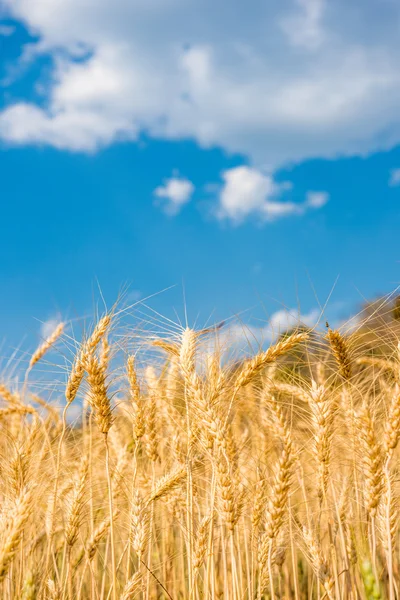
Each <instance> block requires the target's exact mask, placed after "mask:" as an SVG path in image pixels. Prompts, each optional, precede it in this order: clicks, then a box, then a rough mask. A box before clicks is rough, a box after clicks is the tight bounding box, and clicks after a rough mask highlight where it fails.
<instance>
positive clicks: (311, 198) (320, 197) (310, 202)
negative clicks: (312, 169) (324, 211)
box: [305, 192, 329, 208]
mask: <svg viewBox="0 0 400 600" xmlns="http://www.w3.org/2000/svg"><path fill="white" fill-rule="evenodd" d="M328 200H329V194H328V193H327V192H307V199H306V201H305V205H306V206H308V207H310V208H322V207H323V206H325V204H326V203H327V202H328Z"/></svg>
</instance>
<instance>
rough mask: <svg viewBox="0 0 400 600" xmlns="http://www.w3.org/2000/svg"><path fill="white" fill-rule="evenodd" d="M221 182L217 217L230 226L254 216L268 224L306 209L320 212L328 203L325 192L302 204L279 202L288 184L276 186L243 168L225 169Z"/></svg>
mask: <svg viewBox="0 0 400 600" xmlns="http://www.w3.org/2000/svg"><path fill="white" fill-rule="evenodd" d="M222 178H223V180H224V184H223V186H222V190H221V193H220V199H219V207H218V211H217V216H218V218H220V219H228V220H230V221H232V222H233V223H241V222H242V221H243V220H244V219H246V218H247V217H248V216H250V215H254V214H255V215H258V216H260V217H262V218H263V219H264V220H269V221H273V220H276V219H280V218H282V217H288V216H291V215H297V216H299V215H303V214H304V213H305V212H306V211H307V210H309V209H318V208H322V207H323V206H324V205H325V204H326V203H327V201H328V199H329V195H328V194H327V193H326V192H308V194H307V199H306V200H305V201H304V202H303V203H294V202H288V201H281V200H279V197H280V195H281V194H282V192H283V191H285V190H287V189H288V188H290V185H288V182H284V183H280V184H278V183H276V182H274V180H273V177H272V176H271V175H268V174H264V173H262V172H261V171H259V170H257V169H255V168H254V167H249V166H245V165H242V166H239V167H234V168H232V169H227V170H226V171H224V172H223V173H222Z"/></svg>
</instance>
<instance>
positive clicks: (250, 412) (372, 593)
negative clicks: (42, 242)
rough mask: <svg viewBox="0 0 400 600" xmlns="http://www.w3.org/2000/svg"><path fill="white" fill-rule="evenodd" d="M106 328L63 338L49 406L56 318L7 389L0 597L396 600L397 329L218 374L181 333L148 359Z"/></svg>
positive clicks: (333, 336) (317, 339) (285, 339)
mask: <svg viewBox="0 0 400 600" xmlns="http://www.w3.org/2000/svg"><path fill="white" fill-rule="evenodd" d="M116 330H117V326H116V323H115V319H114V315H113V313H112V312H110V313H108V314H105V315H104V316H103V317H102V318H100V319H99V320H98V322H97V323H96V324H95V325H94V326H93V327H92V328H91V331H89V332H87V334H86V335H85V336H84V337H83V339H82V340H81V341H80V343H79V344H78V342H75V343H74V344H69V347H71V346H73V347H74V353H73V354H74V355H73V356H71V357H70V358H69V359H68V368H67V372H66V374H65V385H63V389H62V390H60V397H61V396H62V398H61V399H60V398H59V399H58V404H57V403H56V402H54V399H52V401H51V402H50V401H49V399H48V398H46V394H45V393H44V392H45V391H46V390H45V389H44V391H43V394H41V390H40V384H39V383H38V381H37V380H35V373H36V372H39V371H40V366H41V364H44V363H45V361H46V360H47V357H48V356H49V354H51V355H52V356H55V355H56V352H57V348H58V347H59V345H60V344H62V342H63V339H65V338H66V337H67V336H69V334H68V332H67V328H66V327H65V326H64V325H63V324H60V325H59V326H58V327H57V328H56V330H55V331H54V333H53V334H52V335H51V336H50V337H49V338H48V339H47V340H44V342H43V344H42V345H41V346H39V348H38V349H37V350H36V351H35V352H34V353H33V354H32V355H31V356H30V358H29V361H28V362H29V365H28V368H27V370H26V373H25V376H24V377H22V378H20V379H21V381H19V382H18V381H15V380H14V379H13V378H7V377H6V376H4V379H3V380H1V381H0V396H1V401H2V402H1V409H0V417H1V421H0V425H1V433H2V435H1V437H0V445H1V462H0V477H1V491H0V493H1V522H0V595H1V598H3V599H4V600H11V599H14V598H17V599H21V600H22V599H23V600H28V599H30V600H32V599H36V598H38V599H39V598H40V599H48V600H56V599H69V600H72V599H75V598H76V599H90V600H106V599H107V600H108V599H110V600H116V599H117V598H118V599H121V600H128V599H131V598H132V599H133V598H138V599H143V600H154V599H157V598H160V599H163V600H166V599H167V598H168V599H173V600H178V599H187V600H199V599H203V598H204V599H209V600H211V599H212V600H215V599H217V598H218V599H220V598H221V599H222V598H223V599H227V600H245V599H254V600H261V599H267V598H270V599H271V600H274V599H275V600H278V599H283V598H286V599H291V598H294V599H296V600H297V599H311V598H315V599H319V600H322V599H324V598H326V599H329V600H330V599H338V600H339V599H340V600H342V599H347V598H349V599H350V598H351V599H358V598H360V599H367V600H372V599H380V598H382V599H383V598H388V599H390V600H394V599H395V598H398V597H399V586H400V583H399V566H400V562H399V558H400V555H399V544H398V541H399V540H398V538H399V532H400V529H399V519H398V514H399V513H398V495H399V477H398V464H399V463H398V460H399V448H398V445H399V444H398V442H399V438H400V351H399V349H398V348H399V347H398V339H399V336H398V333H399V332H398V330H397V329H396V328H395V327H390V326H388V325H385V326H382V327H381V329H379V331H373V332H372V331H370V330H367V329H365V328H363V327H361V326H360V327H358V328H357V329H356V330H355V331H352V332H350V333H348V334H346V333H344V331H342V330H340V331H339V330H333V329H330V328H329V327H328V328H327V329H326V330H318V331H317V330H313V331H311V330H307V329H305V328H299V329H298V330H294V331H292V332H290V333H288V334H286V335H283V336H281V337H279V338H278V339H277V340H276V341H275V343H274V344H272V345H271V346H270V347H269V348H267V349H266V350H261V349H260V350H259V351H258V352H255V353H253V354H252V355H248V356H246V357H245V358H243V357H236V359H230V360H229V359H226V357H225V355H224V353H223V352H222V350H221V348H220V346H219V344H218V343H216V342H215V339H216V338H218V335H219V332H218V331H217V330H212V329H211V330H210V329H208V330H203V331H201V330H200V331H196V330H194V329H190V328H187V327H183V328H178V327H176V328H175V329H174V331H173V332H171V334H170V335H163V336H159V337H155V336H154V335H152V336H149V338H148V340H146V344H147V348H148V352H147V355H146V356H147V358H146V360H145V361H140V360H139V358H138V356H137V355H136V353H135V352H132V353H131V352H129V350H128V349H127V346H125V345H124V344H123V343H121V337H119V336H118V332H117V331H116ZM210 338H212V339H213V343H212V344H211V343H210ZM68 339H69V340H70V338H68ZM47 377H48V376H47ZM38 379H39V382H40V378H38ZM61 400H62V401H61ZM72 409H74V415H76V414H80V417H79V418H77V417H76V416H75V419H74V421H73V422H72V421H71V419H70V418H69V415H70V414H72Z"/></svg>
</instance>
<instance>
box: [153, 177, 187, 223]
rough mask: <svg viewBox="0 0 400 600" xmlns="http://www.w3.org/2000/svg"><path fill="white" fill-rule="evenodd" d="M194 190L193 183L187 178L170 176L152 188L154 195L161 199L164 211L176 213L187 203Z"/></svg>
mask: <svg viewBox="0 0 400 600" xmlns="http://www.w3.org/2000/svg"><path fill="white" fill-rule="evenodd" d="M193 192H194V185H193V183H192V182H191V181H189V179H185V178H183V177H182V178H180V177H171V179H166V180H165V182H164V184H163V185H161V186H159V187H157V188H156V189H155V190H154V196H155V197H156V198H158V199H161V200H162V201H163V202H162V206H163V209H164V212H166V213H167V214H168V215H176V214H177V213H178V212H179V211H180V210H181V208H182V207H183V206H184V205H185V204H187V203H188V202H189V200H190V198H191V197H192V194H193Z"/></svg>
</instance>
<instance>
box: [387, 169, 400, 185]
mask: <svg viewBox="0 0 400 600" xmlns="http://www.w3.org/2000/svg"><path fill="white" fill-rule="evenodd" d="M389 185H390V186H392V187H395V186H397V185H400V169H392V170H391V171H390V178H389Z"/></svg>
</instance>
